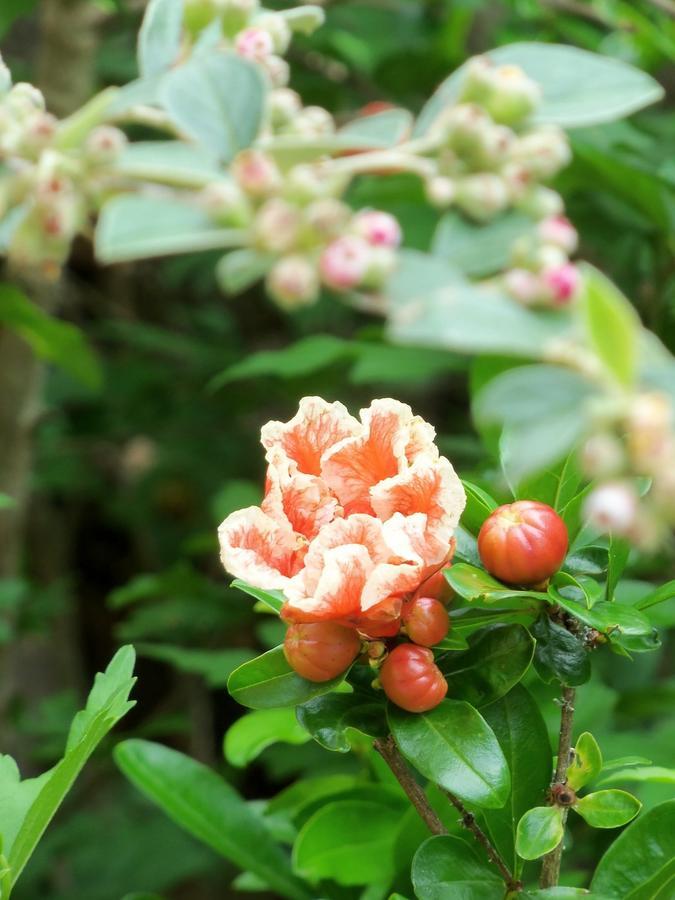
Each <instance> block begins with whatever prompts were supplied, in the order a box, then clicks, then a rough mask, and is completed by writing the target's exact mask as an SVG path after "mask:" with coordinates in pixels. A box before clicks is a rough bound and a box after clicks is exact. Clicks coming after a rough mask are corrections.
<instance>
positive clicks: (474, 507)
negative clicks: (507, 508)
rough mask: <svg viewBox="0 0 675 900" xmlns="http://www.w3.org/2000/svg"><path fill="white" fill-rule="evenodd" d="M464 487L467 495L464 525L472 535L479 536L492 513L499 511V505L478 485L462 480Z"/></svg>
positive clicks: (463, 515) (463, 518)
mask: <svg viewBox="0 0 675 900" xmlns="http://www.w3.org/2000/svg"><path fill="white" fill-rule="evenodd" d="M462 485H463V487H464V492H465V494H466V506H465V507H464V512H463V513H462V519H461V521H462V525H464V527H465V528H467V529H468V530H469V531H470V532H471V533H472V534H478V532H479V531H480V527H481V525H482V524H483V522H484V521H485V520H486V519H487V517H488V516H489V515H490V513H491V512H493V511H494V510H495V509H497V506H498V503H497V501H496V500H495V499H494V497H491V496H490V495H489V494H488V493H487V491H484V490H483V489H482V488H481V487H479V486H478V485H477V484H473V482H471V481H466V479H462Z"/></svg>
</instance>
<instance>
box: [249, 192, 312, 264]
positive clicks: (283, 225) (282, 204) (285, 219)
mask: <svg viewBox="0 0 675 900" xmlns="http://www.w3.org/2000/svg"><path fill="white" fill-rule="evenodd" d="M301 225H302V216H301V214H300V211H299V210H298V208H297V207H296V206H292V205H291V204H290V203H286V201H285V200H281V199H279V198H274V199H272V200H268V201H267V203H265V204H264V205H263V206H262V207H261V208H260V210H259V211H258V214H257V216H256V219H255V226H254V227H255V235H256V238H257V241H258V244H259V245H260V247H261V249H263V250H269V251H271V252H272V253H287V252H288V251H289V250H291V249H292V248H293V247H294V245H295V243H296V241H297V239H298V235H299V233H300V228H301Z"/></svg>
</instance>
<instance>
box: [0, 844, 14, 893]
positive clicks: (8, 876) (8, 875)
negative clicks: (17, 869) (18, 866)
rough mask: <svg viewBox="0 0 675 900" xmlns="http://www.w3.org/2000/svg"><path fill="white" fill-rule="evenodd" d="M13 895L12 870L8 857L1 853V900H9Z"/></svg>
mask: <svg viewBox="0 0 675 900" xmlns="http://www.w3.org/2000/svg"><path fill="white" fill-rule="evenodd" d="M11 893H12V870H11V869H10V868H9V863H8V862H7V857H6V856H4V854H1V853H0V900H9V895H10V894H11Z"/></svg>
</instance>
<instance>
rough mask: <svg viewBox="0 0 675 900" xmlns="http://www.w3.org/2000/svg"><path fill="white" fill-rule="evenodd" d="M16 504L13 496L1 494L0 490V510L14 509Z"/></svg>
mask: <svg viewBox="0 0 675 900" xmlns="http://www.w3.org/2000/svg"><path fill="white" fill-rule="evenodd" d="M15 506H16V500H15V499H14V497H10V496H9V494H3V493H1V492H0V510H2V509H14V507H15Z"/></svg>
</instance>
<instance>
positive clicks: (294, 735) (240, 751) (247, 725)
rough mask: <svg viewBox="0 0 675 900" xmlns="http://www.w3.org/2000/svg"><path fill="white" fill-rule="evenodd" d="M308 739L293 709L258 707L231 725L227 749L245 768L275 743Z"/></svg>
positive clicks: (234, 762) (230, 759)
mask: <svg viewBox="0 0 675 900" xmlns="http://www.w3.org/2000/svg"><path fill="white" fill-rule="evenodd" d="M308 740H309V735H308V734H307V732H306V731H305V729H304V728H303V727H302V725H300V723H299V722H298V720H297V719H296V717H295V712H294V711H293V710H292V709H287V708H285V707H282V708H281V709H255V710H253V712H250V713H247V714H246V715H245V716H242V717H241V718H239V719H237V721H236V722H235V723H234V724H233V725H231V726H230V727H229V728H228V730H227V732H226V733H225V740H224V742H223V751H224V753H225V759H226V760H227V761H228V762H229V763H230V765H232V766H238V767H240V768H243V767H244V766H247V765H248V764H249V763H250V762H252V761H253V760H254V759H256V758H257V757H258V756H259V755H260V754H261V753H262V752H263V750H266V749H267V747H271V746H272V744H276V743H279V742H280V743H283V744H305V743H307V741H308Z"/></svg>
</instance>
